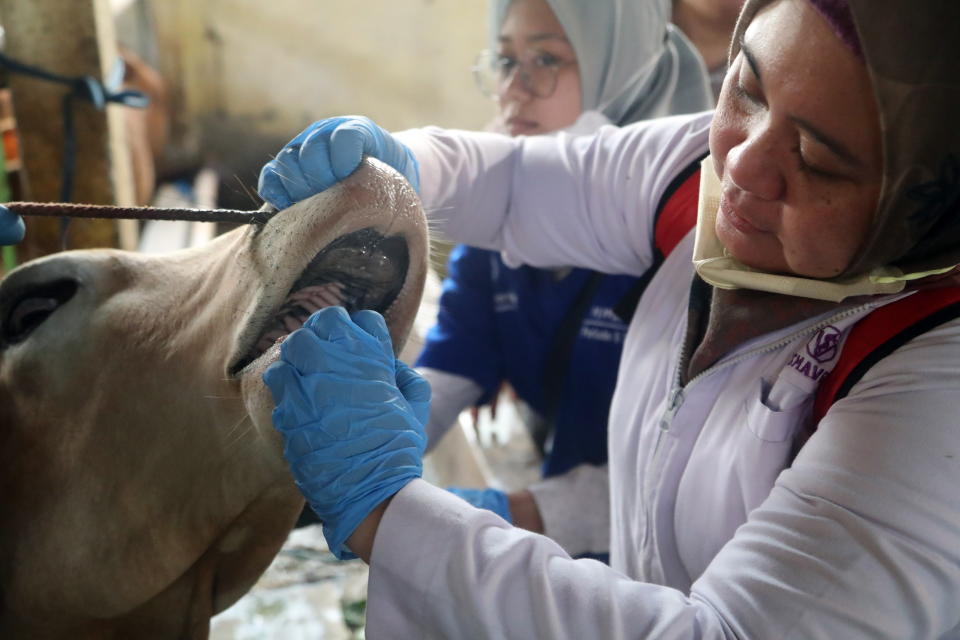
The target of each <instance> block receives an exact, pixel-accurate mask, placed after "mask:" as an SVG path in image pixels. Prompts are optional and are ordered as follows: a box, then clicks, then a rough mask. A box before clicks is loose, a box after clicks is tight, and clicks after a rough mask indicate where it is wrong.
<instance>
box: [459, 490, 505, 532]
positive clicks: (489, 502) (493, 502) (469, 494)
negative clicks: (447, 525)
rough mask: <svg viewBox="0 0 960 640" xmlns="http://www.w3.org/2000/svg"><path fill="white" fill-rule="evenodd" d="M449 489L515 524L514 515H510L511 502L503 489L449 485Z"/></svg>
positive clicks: (476, 505)
mask: <svg viewBox="0 0 960 640" xmlns="http://www.w3.org/2000/svg"><path fill="white" fill-rule="evenodd" d="M447 491H449V492H450V493H452V494H453V495H455V496H460V497H461V498H463V499H464V500H466V501H467V502H469V503H470V504H472V505H473V506H475V507H477V508H478V509H486V510H487V511H493V512H494V513H495V514H497V515H498V516H500V517H501V518H503V519H504V520H506V521H507V522H509V523H510V524H513V517H512V516H511V515H510V502H509V501H508V500H507V494H506V493H504V492H503V491H499V490H497V489H462V488H460V487H447Z"/></svg>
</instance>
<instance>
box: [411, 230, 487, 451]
mask: <svg viewBox="0 0 960 640" xmlns="http://www.w3.org/2000/svg"><path fill="white" fill-rule="evenodd" d="M493 255H494V254H491V253H490V252H488V251H482V250H479V249H474V248H471V247H467V246H464V245H458V246H457V247H454V249H453V251H452V252H451V253H450V260H449V261H448V263H447V277H446V278H444V280H443V290H442V292H441V294H440V301H439V305H438V311H437V321H436V323H435V324H434V325H433V326H432V327H431V328H430V330H429V331H428V332H427V336H426V340H425V341H424V346H423V350H422V351H421V353H420V355H419V357H418V358H417V361H416V363H415V367H416V369H417V370H418V371H419V372H420V373H421V375H423V376H424V377H425V378H426V379H427V380H428V381H429V382H430V386H431V387H432V388H433V402H432V404H431V407H430V422H428V423H427V438H428V442H427V450H428V451H430V450H431V449H432V448H433V447H434V446H435V445H436V443H437V442H438V441H439V438H440V436H442V435H443V434H444V433H446V431H447V429H449V428H450V426H451V425H452V424H453V423H454V421H455V419H456V417H457V416H458V415H459V414H460V411H462V410H463V409H465V408H466V407H469V406H474V405H475V404H477V403H478V402H479V403H486V402H489V401H490V399H491V398H492V397H494V395H495V394H496V393H497V391H498V389H499V388H500V383H501V381H502V380H503V357H504V354H503V349H502V347H501V346H500V341H499V339H498V336H497V327H496V317H495V311H494V290H493V279H492V276H491V266H490V261H491V258H492V257H493Z"/></svg>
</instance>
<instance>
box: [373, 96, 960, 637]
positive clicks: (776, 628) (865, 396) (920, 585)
mask: <svg viewBox="0 0 960 640" xmlns="http://www.w3.org/2000/svg"><path fill="white" fill-rule="evenodd" d="M708 124H709V114H702V115H699V116H694V117H689V116H683V117H675V118H669V119H663V120H659V121H649V122H646V123H640V124H637V125H632V126H630V127H626V128H624V129H620V130H618V129H614V128H609V129H605V130H603V131H602V132H601V133H600V135H599V136H598V137H597V138H577V139H574V138H569V137H565V136H560V137H557V138H544V139H539V138H538V139H533V138H531V139H526V140H524V139H516V140H511V139H507V138H494V137H491V136H489V135H484V134H467V133H462V132H461V133H457V132H441V131H439V130H426V131H419V132H409V133H405V134H403V135H402V136H401V137H402V139H403V140H404V142H406V143H408V144H409V145H410V146H411V147H412V148H413V150H414V152H415V154H416V155H417V158H418V160H419V161H420V163H421V167H422V176H423V197H424V201H425V204H426V206H427V208H428V210H431V211H434V212H436V213H437V216H436V219H440V220H443V225H442V226H443V227H444V230H445V231H446V232H447V233H448V234H449V235H451V236H452V237H453V238H454V239H455V240H457V241H459V242H467V243H472V244H477V245H480V246H484V247H488V248H493V247H500V248H502V249H504V250H505V256H506V258H507V259H508V260H510V261H514V262H518V261H524V262H528V263H530V264H533V265H535V266H542V267H547V266H557V265H562V264H575V265H577V266H584V267H588V268H591V269H597V270H602V271H608V272H612V273H629V274H634V275H639V274H640V273H642V272H643V271H644V270H645V269H646V267H647V265H648V264H649V263H650V260H651V248H650V246H651V244H652V243H651V234H652V213H653V211H654V208H655V206H656V203H657V201H658V200H659V197H660V195H661V194H662V193H663V191H664V189H665V187H666V186H667V184H669V182H670V181H671V180H672V179H673V176H674V175H676V173H677V172H679V171H680V170H681V169H682V168H683V167H685V166H687V165H688V164H689V163H690V162H692V161H693V160H694V159H695V158H697V157H698V156H700V155H702V154H703V153H704V152H705V150H706V135H707V133H706V131H707V127H708ZM692 244H693V239H692V235H690V236H688V237H687V238H686V239H685V240H684V241H683V242H681V244H680V245H678V247H677V248H676V249H675V250H674V252H673V253H672V254H671V255H670V257H669V258H668V259H667V260H666V262H665V263H664V264H663V265H662V267H661V268H660V270H659V271H658V274H657V276H656V278H654V280H653V281H652V282H651V284H650V286H649V288H648V290H647V292H646V293H645V295H644V297H643V299H642V301H641V303H640V306H639V307H638V309H637V312H636V314H635V315H634V318H633V321H632V323H631V325H630V329H629V332H628V335H627V339H626V342H625V347H624V353H623V358H622V361H621V365H620V377H619V382H618V385H617V390H616V393H615V396H614V401H613V406H612V410H611V415H610V479H611V518H612V523H611V527H612V531H611V563H612V567H606V566H605V565H602V564H600V563H597V562H594V561H589V560H576V561H574V560H570V559H569V558H568V557H567V556H566V554H565V553H564V552H563V551H562V550H561V548H560V547H559V546H558V545H557V544H556V543H554V542H552V541H550V540H549V539H546V538H544V537H541V536H536V535H533V534H530V533H528V532H524V531H521V530H516V529H513V528H511V527H509V526H508V525H506V523H504V522H503V521H502V520H500V519H499V518H497V517H496V516H494V515H492V514H491V513H489V512H485V511H480V510H476V509H474V508H472V507H470V506H469V505H467V504H466V503H465V502H463V501H460V500H459V499H457V498H455V497H453V496H451V495H448V494H447V493H446V492H444V491H443V490H440V489H437V488H435V487H432V486H430V485H428V484H427V483H425V482H423V481H419V480H418V481H415V482H412V483H411V484H409V485H408V486H407V487H405V488H404V489H403V490H402V491H400V493H398V494H397V495H396V496H395V497H394V499H393V501H392V503H391V505H390V507H389V508H388V509H387V511H386V513H385V515H384V518H383V520H382V522H381V525H380V529H379V531H378V534H377V538H376V542H375V545H374V549H373V557H372V561H371V574H370V585H369V602H368V614H367V615H368V617H367V635H368V637H370V638H447V637H449V638H655V639H661V638H664V639H665V638H729V639H733V638H738V639H740V640H744V639H750V640H753V639H757V640H767V639H797V640H799V639H803V640H810V639H816V638H823V639H830V640H860V639H862V640H868V639H869V640H877V639H879V638H890V639H897V640H902V639H904V638H947V639H951V638H960V411H958V407H960V322H956V321H954V322H950V323H947V324H945V325H942V326H940V327H938V328H935V329H933V330H931V331H929V332H927V333H925V334H923V335H922V336H920V337H918V338H915V339H914V340H912V341H910V342H909V343H907V344H906V345H905V346H903V347H902V348H900V349H898V350H897V351H896V352H895V353H894V354H892V355H891V356H889V357H887V358H886V359H884V360H882V361H880V362H878V363H877V364H875V365H874V366H873V367H872V368H871V369H870V370H869V371H868V373H867V374H866V375H865V376H864V377H863V378H862V380H861V381H860V382H858V383H857V384H856V385H855V386H854V387H853V388H852V390H851V392H850V394H849V395H848V396H847V397H846V398H844V399H842V400H840V401H838V402H836V403H835V404H834V406H833V407H832V408H831V410H830V411H829V413H828V414H827V416H826V418H825V419H824V420H823V421H822V422H821V423H820V426H819V428H818V430H817V432H816V433H815V434H814V435H813V437H812V438H811V439H810V440H809V441H808V443H807V444H806V446H805V447H804V448H803V449H802V451H801V452H800V454H799V455H798V456H797V458H796V459H795V460H794V462H793V464H792V465H791V466H790V467H789V468H786V470H784V467H785V466H786V465H787V464H788V463H789V451H790V447H791V442H792V440H793V436H794V434H795V433H796V432H797V429H798V428H800V427H801V425H803V424H804V422H805V421H806V419H807V416H808V415H809V408H810V401H811V399H812V395H813V393H814V390H815V388H816V379H818V378H819V377H821V375H822V373H821V372H822V371H826V370H829V369H830V367H832V365H833V364H834V362H835V359H836V350H835V349H834V350H831V349H830V348H829V341H825V339H824V336H827V337H832V338H840V339H841V340H842V338H843V337H844V336H845V335H846V331H847V330H848V329H849V328H850V326H851V325H852V324H853V323H854V322H855V321H856V320H857V319H858V318H860V317H862V316H863V314H865V313H866V312H867V311H868V310H869V308H870V307H869V306H866V305H865V306H862V307H858V308H856V309H853V310H849V311H847V312H845V313H842V314H839V315H835V316H833V317H829V316H821V317H816V318H811V319H809V320H807V321H804V322H801V323H798V324H796V325H794V326H791V327H787V328H785V329H782V330H780V331H776V332H773V333H771V334H767V335H763V336H760V337H757V338H755V339H753V340H750V341H749V342H748V343H746V344H743V345H741V346H740V347H739V348H737V349H736V350H735V351H733V352H732V353H729V354H727V355H726V356H724V357H723V358H722V359H721V360H720V361H719V362H718V363H717V364H715V365H714V366H713V367H711V368H710V369H709V370H707V371H706V372H704V373H702V374H700V375H699V376H697V377H696V378H695V379H694V380H692V381H690V382H689V383H688V384H687V385H686V386H685V387H684V388H683V389H680V388H679V387H677V385H676V379H677V377H676V370H675V369H676V365H677V362H678V360H679V357H680V353H679V352H680V346H681V344H682V338H683V334H684V330H685V326H684V325H685V321H686V303H687V297H688V287H689V283H690V280H691V277H692V275H693V270H692V267H691V264H690V260H691V255H692ZM895 298H896V296H887V297H885V298H883V299H878V300H876V301H874V302H873V305H877V304H885V303H887V302H889V301H891V300H893V299H895ZM821 329H822V331H821ZM824 346H826V347H827V348H823V347H824ZM817 347H821V348H819V349H817ZM584 526H585V527H586V526H589V523H584Z"/></svg>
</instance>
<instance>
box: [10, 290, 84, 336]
mask: <svg viewBox="0 0 960 640" xmlns="http://www.w3.org/2000/svg"><path fill="white" fill-rule="evenodd" d="M76 292H77V283H76V282H75V281H73V280H57V281H55V282H48V283H44V284H42V285H37V286H35V287H31V288H30V289H27V290H25V291H23V292H21V293H20V295H19V296H17V298H16V299H15V300H14V301H13V303H12V304H10V305H9V306H8V307H7V309H8V310H7V313H6V315H5V317H4V319H3V333H2V335H3V342H4V343H6V344H15V343H17V342H21V341H23V340H25V339H26V338H27V336H29V335H30V334H31V333H32V332H33V330H34V329H36V328H37V327H39V326H40V325H41V324H43V323H44V321H45V320H46V319H47V318H49V317H50V315H51V314H52V313H53V312H54V311H56V310H57V308H58V307H60V306H61V305H62V304H64V303H65V302H66V301H67V300H69V299H70V298H72V297H73V294H75V293H76Z"/></svg>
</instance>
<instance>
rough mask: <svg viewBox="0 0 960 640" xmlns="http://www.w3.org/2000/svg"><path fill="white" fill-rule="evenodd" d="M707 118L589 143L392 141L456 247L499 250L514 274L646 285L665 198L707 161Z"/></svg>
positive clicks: (610, 134)
mask: <svg viewBox="0 0 960 640" xmlns="http://www.w3.org/2000/svg"><path fill="white" fill-rule="evenodd" d="M710 115H711V114H710V113H703V114H696V115H693V116H674V117H669V118H660V119H656V120H648V121H644V122H640V123H637V124H633V125H629V126H627V127H623V128H617V127H612V126H611V127H603V128H601V129H600V130H599V132H597V133H596V134H595V135H590V136H571V135H567V134H559V135H555V136H532V137H518V138H509V137H506V136H501V135H497V134H492V133H476V132H466V131H448V130H442V129H436V128H428V129H419V130H411V131H406V132H401V133H398V134H396V135H397V137H398V138H399V139H400V140H401V141H402V142H403V143H405V144H406V145H407V146H408V147H410V149H411V150H412V151H413V153H414V155H415V156H416V158H417V160H418V162H419V163H420V176H421V197H422V199H423V203H424V207H425V209H426V211H427V215H428V217H430V218H431V221H432V224H433V226H434V227H435V228H437V229H439V230H440V231H442V232H443V233H444V234H445V235H447V236H448V237H449V238H450V239H451V240H453V241H455V242H463V243H466V244H470V245H472V246H477V247H482V248H486V249H497V250H500V251H502V252H503V254H504V259H505V261H506V262H507V264H508V265H510V266H517V265H519V264H529V265H532V266H536V267H558V266H578V267H587V268H590V269H595V270H597V271H603V272H605V273H617V274H632V275H641V274H643V273H644V271H646V269H647V267H648V266H649V265H650V262H651V260H652V256H653V246H652V245H653V243H652V234H653V216H654V213H655V210H656V206H657V204H658V201H659V198H660V196H661V194H662V193H663V192H664V191H665V190H666V187H667V186H668V185H669V184H670V182H671V181H672V180H673V179H674V178H675V177H676V175H677V174H678V173H679V172H680V171H682V170H683V169H684V168H686V167H687V166H689V165H690V164H691V163H692V162H694V161H695V160H697V159H698V158H699V157H701V156H703V155H704V154H705V153H706V149H707V135H708V129H709V123H710Z"/></svg>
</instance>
